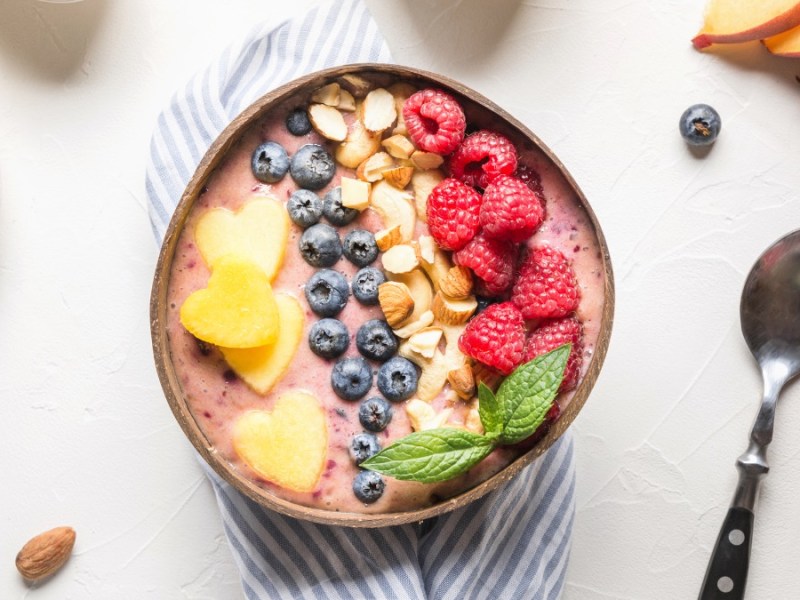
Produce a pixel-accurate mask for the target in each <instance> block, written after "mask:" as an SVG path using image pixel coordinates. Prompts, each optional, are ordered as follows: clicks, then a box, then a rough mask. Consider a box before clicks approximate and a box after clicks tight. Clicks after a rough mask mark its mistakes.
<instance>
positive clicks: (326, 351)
mask: <svg viewBox="0 0 800 600" xmlns="http://www.w3.org/2000/svg"><path fill="white" fill-rule="evenodd" d="M349 345H350V334H349V333H348V332H347V327H346V326H345V324H344V323H342V322H341V321H339V320H338V319H320V320H319V321H317V322H316V323H314V324H313V325H312V326H311V331H309V332H308V346H309V348H311V351H312V352H313V353H314V354H316V355H317V356H321V357H322V358H338V357H339V356H341V355H342V354H344V351H345V350H347V347H348V346H349Z"/></svg>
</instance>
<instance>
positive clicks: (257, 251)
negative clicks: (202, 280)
mask: <svg viewBox="0 0 800 600" xmlns="http://www.w3.org/2000/svg"><path fill="white" fill-rule="evenodd" d="M288 237H289V214H288V213H287V212H286V209H285V208H284V206H283V204H281V203H280V202H278V201H277V200H274V199H272V198H263V197H258V196H256V197H254V198H252V199H250V200H248V201H247V202H246V203H245V204H244V205H243V206H242V208H240V209H239V210H238V211H237V212H233V211H231V210H228V209H227V208H223V207H216V208H212V209H211V210H209V211H207V212H206V213H204V214H203V215H202V216H201V217H200V219H199V220H198V221H197V226H196V227H195V231H194V238H195V242H196V243H197V248H198V249H199V250H200V254H202V256H203V260H204V261H205V262H206V264H207V265H208V266H209V267H210V268H211V269H213V268H214V265H215V263H216V261H217V260H219V259H220V257H222V256H225V255H226V254H236V255H237V256H239V257H241V258H243V259H248V260H249V261H251V262H253V263H255V264H257V265H258V266H259V267H261V270H263V271H264V273H266V275H267V277H268V278H269V280H270V281H272V280H273V279H274V278H275V275H276V274H277V273H278V270H279V269H280V268H281V265H282V264H283V256H284V253H285V252H286V241H287V239H288Z"/></svg>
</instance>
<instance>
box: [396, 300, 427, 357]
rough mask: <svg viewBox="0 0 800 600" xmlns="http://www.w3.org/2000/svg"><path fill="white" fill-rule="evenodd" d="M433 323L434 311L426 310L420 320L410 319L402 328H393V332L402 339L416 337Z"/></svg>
mask: <svg viewBox="0 0 800 600" xmlns="http://www.w3.org/2000/svg"><path fill="white" fill-rule="evenodd" d="M431 323H433V311H431V310H426V311H425V312H423V313H422V314H421V315H420V316H419V318H417V319H409V320H408V322H407V323H405V324H404V325H403V326H402V327H398V328H397V329H395V328H394V327H393V328H392V331H394V334H395V335H396V336H397V337H399V338H401V339H406V338H409V337H411V336H412V335H414V334H415V333H416V332H418V331H419V330H420V329H424V328H425V327H427V326H428V325H430V324H431ZM406 358H408V357H406Z"/></svg>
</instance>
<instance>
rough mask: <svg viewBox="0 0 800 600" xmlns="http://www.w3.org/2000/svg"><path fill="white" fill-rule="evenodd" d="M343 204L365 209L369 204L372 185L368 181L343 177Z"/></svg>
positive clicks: (348, 206)
mask: <svg viewBox="0 0 800 600" xmlns="http://www.w3.org/2000/svg"><path fill="white" fill-rule="evenodd" d="M341 186H342V206H345V207H347V208H354V209H356V210H364V209H366V208H367V207H368V206H369V191H370V189H369V188H370V185H369V183H367V182H366V181H361V180H360V179H353V178H352V177H342V179H341Z"/></svg>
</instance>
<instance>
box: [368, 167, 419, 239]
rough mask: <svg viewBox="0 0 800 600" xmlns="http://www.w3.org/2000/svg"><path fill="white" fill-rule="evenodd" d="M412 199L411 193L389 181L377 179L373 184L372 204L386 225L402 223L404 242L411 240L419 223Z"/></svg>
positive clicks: (401, 231) (401, 229)
mask: <svg viewBox="0 0 800 600" xmlns="http://www.w3.org/2000/svg"><path fill="white" fill-rule="evenodd" d="M412 200H413V198H412V196H411V194H410V193H408V192H406V191H403V190H399V189H397V188H396V187H394V186H393V185H392V184H391V183H389V182H388V181H376V182H375V183H374V184H373V185H372V194H371V196H370V205H371V206H372V208H373V210H375V211H377V212H378V214H379V215H380V216H381V218H382V219H383V226H384V227H387V228H389V227H394V226H395V225H400V233H401V234H402V236H403V241H404V242H408V241H411V239H412V238H413V237H414V229H415V228H416V225H417V213H416V210H415V209H414V205H413V204H412Z"/></svg>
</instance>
